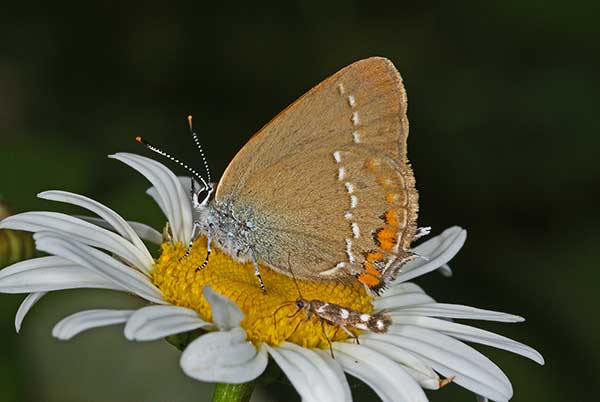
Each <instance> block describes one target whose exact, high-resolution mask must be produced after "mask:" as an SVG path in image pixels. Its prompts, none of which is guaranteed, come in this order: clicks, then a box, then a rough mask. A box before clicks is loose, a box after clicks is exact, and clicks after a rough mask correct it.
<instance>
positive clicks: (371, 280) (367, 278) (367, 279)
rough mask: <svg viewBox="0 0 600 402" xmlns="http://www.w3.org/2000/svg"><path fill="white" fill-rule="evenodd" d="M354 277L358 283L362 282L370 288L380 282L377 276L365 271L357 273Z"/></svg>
mask: <svg viewBox="0 0 600 402" xmlns="http://www.w3.org/2000/svg"><path fill="white" fill-rule="evenodd" d="M356 278H357V279H358V281H359V282H360V283H363V284H365V285H367V286H368V287H370V288H374V287H376V286H378V285H379V284H380V283H381V281H380V280H379V278H378V277H376V276H373V275H371V274H369V273H367V272H363V273H362V274H360V275H358V276H357V277H356Z"/></svg>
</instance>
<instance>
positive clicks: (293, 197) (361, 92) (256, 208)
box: [215, 57, 417, 287]
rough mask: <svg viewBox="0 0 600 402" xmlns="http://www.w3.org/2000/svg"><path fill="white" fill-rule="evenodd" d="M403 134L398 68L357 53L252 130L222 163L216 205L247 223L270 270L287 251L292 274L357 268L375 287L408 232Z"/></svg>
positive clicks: (283, 263)
mask: <svg viewBox="0 0 600 402" xmlns="http://www.w3.org/2000/svg"><path fill="white" fill-rule="evenodd" d="M407 135H408V120H407V117H406V94H405V91H404V87H403V85H402V80H401V77H400V74H399V73H398V71H397V70H396V68H395V67H394V65H393V64H392V63H391V62H390V61H389V60H387V59H385V58H380V57H374V58H369V59H365V60H361V61H358V62H356V63H353V64H351V65H349V66H347V67H345V68H344V69H342V70H340V71H339V72H337V73H336V74H334V75H333V76H331V77H329V78H328V79H326V80H325V81H323V82H322V83H320V84H319V85H317V86H316V87H314V88H313V89H311V90H310V91H309V92H307V93H306V94H305V95H303V96H302V97H301V98H299V99H298V100H297V101H296V102H294V103H293V104H292V105H290V106H289V107H288V108H286V109H285V110H284V111H283V112H281V113H280V114H279V115H278V116H277V117H275V118H274V119H273V120H272V121H271V122H270V123H268V124H267V125H266V126H264V127H263V128H262V129H261V130H260V131H259V132H258V133H257V134H255V135H254V136H253V137H252V138H251V139H250V141H249V142H248V143H247V144H246V145H245V146H244V147H243V148H242V149H241V150H240V151H239V152H238V154H237V155H236V156H235V157H234V159H233V160H232V161H231V163H230V164H229V166H228V167H227V169H226V170H225V173H224V174H223V177H222V179H221V181H220V182H219V185H218V187H217V191H216V194H215V203H216V206H217V208H225V207H226V206H227V207H228V208H230V210H231V211H232V212H233V214H234V215H235V216H236V217H237V218H238V219H241V220H243V221H247V222H252V230H251V232H250V235H249V239H248V241H249V244H250V245H251V247H252V248H253V251H254V254H255V255H256V256H257V258H258V260H259V261H260V262H262V263H265V264H266V265H268V266H270V267H272V268H273V269H275V270H276V271H279V272H282V273H285V274H289V270H288V266H287V261H288V256H291V258H292V259H293V260H294V266H295V268H294V274H295V275H296V276H297V277H299V278H302V279H312V280H325V279H339V278H343V277H347V274H348V272H352V273H357V274H358V273H363V276H362V277H363V279H364V280H363V282H364V283H366V284H367V285H369V286H371V287H375V286H378V285H380V282H381V278H380V277H381V274H382V272H383V271H384V269H385V266H384V265H385V264H387V261H390V260H397V259H398V258H403V257H404V256H405V255H407V250H408V248H409V246H410V242H411V240H412V237H413V236H414V232H415V222H416V217H417V193H416V191H415V189H414V178H413V175H412V171H411V169H410V167H409V166H408V161H407V157H406V139H407ZM369 256H370V257H369ZM375 257H377V258H375ZM368 258H370V259H371V260H372V261H371V262H372V263H373V264H372V267H371V268H369V266H368V265H369V263H370V262H369V261H368V260H367V259H368ZM388 266H389V264H388ZM340 268H344V269H340ZM365 271H372V272H371V273H368V272H365ZM365 275H366V276H365ZM359 279H360V277H359ZM369 281H371V282H372V283H370V282H369ZM368 282H369V283H368Z"/></svg>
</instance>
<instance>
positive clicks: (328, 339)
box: [321, 319, 344, 359]
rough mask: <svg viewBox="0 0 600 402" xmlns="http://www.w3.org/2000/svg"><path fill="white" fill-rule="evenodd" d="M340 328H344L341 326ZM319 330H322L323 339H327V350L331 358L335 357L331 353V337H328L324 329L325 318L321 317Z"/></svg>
mask: <svg viewBox="0 0 600 402" xmlns="http://www.w3.org/2000/svg"><path fill="white" fill-rule="evenodd" d="M342 328H344V327H343V326H342ZM321 330H322V331H323V335H324V336H325V339H327V343H328V344H329V351H330V352H331V358H332V359H335V356H334V355H333V346H331V345H332V343H331V338H329V335H327V331H325V320H324V319H321Z"/></svg>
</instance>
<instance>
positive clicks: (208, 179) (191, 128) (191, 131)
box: [188, 115, 210, 183]
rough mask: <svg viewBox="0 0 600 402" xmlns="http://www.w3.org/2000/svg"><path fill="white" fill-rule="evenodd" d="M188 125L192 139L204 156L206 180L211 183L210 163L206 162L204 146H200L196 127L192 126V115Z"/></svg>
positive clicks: (189, 117)
mask: <svg viewBox="0 0 600 402" xmlns="http://www.w3.org/2000/svg"><path fill="white" fill-rule="evenodd" d="M188 125H189V126H190V133H191V134H192V139H193V140H194V142H195V143H196V146H197V147H198V150H199V151H200V156H202V163H203V164H204V170H206V178H207V181H208V182H209V183H210V169H209V168H208V162H207V160H206V156H205V155H204V151H203V150H202V145H200V140H199V139H198V134H196V130H194V126H193V125H192V115H189V116H188Z"/></svg>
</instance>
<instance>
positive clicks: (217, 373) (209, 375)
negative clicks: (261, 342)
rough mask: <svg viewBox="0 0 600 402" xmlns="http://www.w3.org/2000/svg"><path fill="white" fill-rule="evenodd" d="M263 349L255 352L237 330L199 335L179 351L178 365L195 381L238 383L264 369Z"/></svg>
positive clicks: (265, 364)
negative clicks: (181, 351) (180, 353)
mask: <svg viewBox="0 0 600 402" xmlns="http://www.w3.org/2000/svg"><path fill="white" fill-rule="evenodd" d="M267 362H268V357H267V352H266V350H265V349H264V348H260V349H259V350H256V348H255V347H254V345H252V343H251V342H249V341H246V333H245V332H244V330H243V329H241V328H234V329H232V330H230V331H224V332H221V331H220V332H211V333H208V334H205V335H202V336H200V337H199V338H197V339H196V340H194V341H193V342H192V343H190V344H189V345H188V347H187V348H186V349H185V350H184V351H183V353H182V355H181V360H180V365H181V368H182V369H183V371H184V373H185V374H187V375H188V376H190V377H192V378H195V379H196V380H200V381H205V382H224V383H229V384H241V383H244V382H248V381H251V380H253V379H255V378H256V377H258V376H259V375H261V374H262V373H263V371H265V368H266V367H267Z"/></svg>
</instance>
